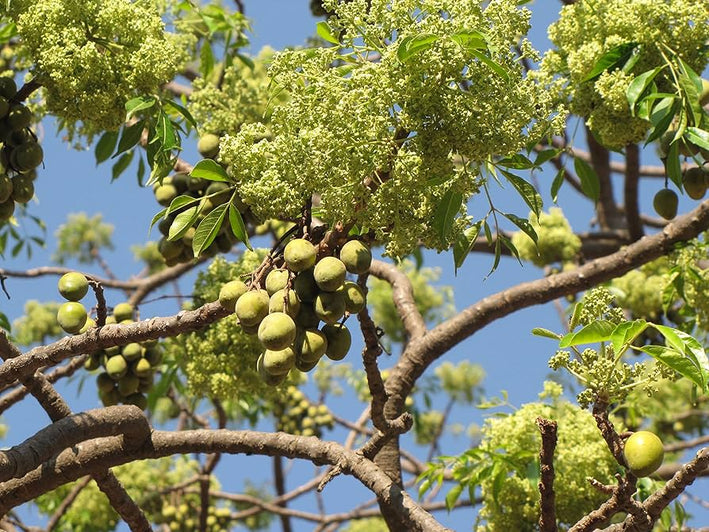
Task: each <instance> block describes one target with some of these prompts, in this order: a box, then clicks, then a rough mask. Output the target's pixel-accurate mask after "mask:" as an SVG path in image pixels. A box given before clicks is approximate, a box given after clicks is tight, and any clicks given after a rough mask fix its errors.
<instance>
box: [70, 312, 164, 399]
mask: <svg viewBox="0 0 709 532" xmlns="http://www.w3.org/2000/svg"><path fill="white" fill-rule="evenodd" d="M132 322H133V307H132V305H130V304H129V303H119V304H118V305H116V306H115V307H114V308H113V315H112V316H109V317H108V318H107V319H106V323H132ZM161 360H162V351H161V349H160V347H159V346H158V344H157V341H155V340H149V341H147V342H142V343H137V342H133V343H130V344H127V345H124V346H123V347H117V346H116V347H109V348H107V349H102V350H101V351H97V352H95V353H91V356H90V357H89V358H88V359H87V360H86V363H85V365H84V367H85V368H86V369H87V370H89V371H94V370H97V369H99V368H100V367H102V368H103V370H104V371H103V372H102V373H100V374H99V375H98V376H97V377H96V386H97V387H98V394H99V398H100V399H101V402H102V403H103V405H104V406H112V405H117V404H119V403H123V404H126V405H135V406H137V407H139V408H141V409H143V410H145V408H147V406H148V404H147V403H148V400H147V398H146V397H145V395H144V394H145V393H147V392H148V391H150V389H151V388H152V387H153V377H154V373H155V372H154V368H156V367H157V366H158V365H159V364H160V362H161Z"/></svg>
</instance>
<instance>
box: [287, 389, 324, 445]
mask: <svg viewBox="0 0 709 532" xmlns="http://www.w3.org/2000/svg"><path fill="white" fill-rule="evenodd" d="M273 413H274V415H275V416H276V429H277V430H280V431H283V432H288V433H289V434H296V435H300V436H315V437H317V438H322V429H323V428H329V429H331V428H332V427H333V425H334V420H333V418H332V414H331V413H330V410H329V409H328V407H327V406H325V405H314V404H312V403H311V402H310V401H308V399H307V398H306V397H305V395H304V394H303V392H301V391H300V390H299V389H298V388H296V387H295V386H289V387H288V388H287V389H286V393H285V396H283V398H282V399H281V400H279V401H278V403H276V405H275V406H274V408H273Z"/></svg>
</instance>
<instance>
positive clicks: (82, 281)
mask: <svg viewBox="0 0 709 532" xmlns="http://www.w3.org/2000/svg"><path fill="white" fill-rule="evenodd" d="M57 287H58V288H59V293H60V294H61V295H62V297H63V298H64V299H68V300H69V301H79V300H80V299H81V298H82V297H84V296H85V295H86V293H87V292H88V291H89V281H88V279H86V276H85V275H83V274H81V273H79V272H69V273H65V274H64V275H62V276H61V277H60V278H59V282H58V283H57Z"/></svg>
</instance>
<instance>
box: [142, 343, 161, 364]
mask: <svg viewBox="0 0 709 532" xmlns="http://www.w3.org/2000/svg"><path fill="white" fill-rule="evenodd" d="M143 357H144V358H145V360H147V361H148V363H149V364H150V366H151V367H153V368H154V367H157V366H158V365H159V364H160V362H162V350H161V349H160V348H159V347H157V346H154V347H147V348H146V349H145V354H144V355H143Z"/></svg>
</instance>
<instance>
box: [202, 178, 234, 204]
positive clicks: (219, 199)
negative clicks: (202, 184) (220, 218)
mask: <svg viewBox="0 0 709 532" xmlns="http://www.w3.org/2000/svg"><path fill="white" fill-rule="evenodd" d="M231 193H232V190H231V187H230V186H229V185H228V184H227V183H223V182H214V183H212V184H211V185H209V186H208V187H207V190H205V191H204V195H205V196H210V195H212V194H214V196H213V197H212V198H210V201H211V202H212V205H214V206H215V207H216V206H217V205H221V204H222V203H226V202H227V201H229V199H230V198H231Z"/></svg>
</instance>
